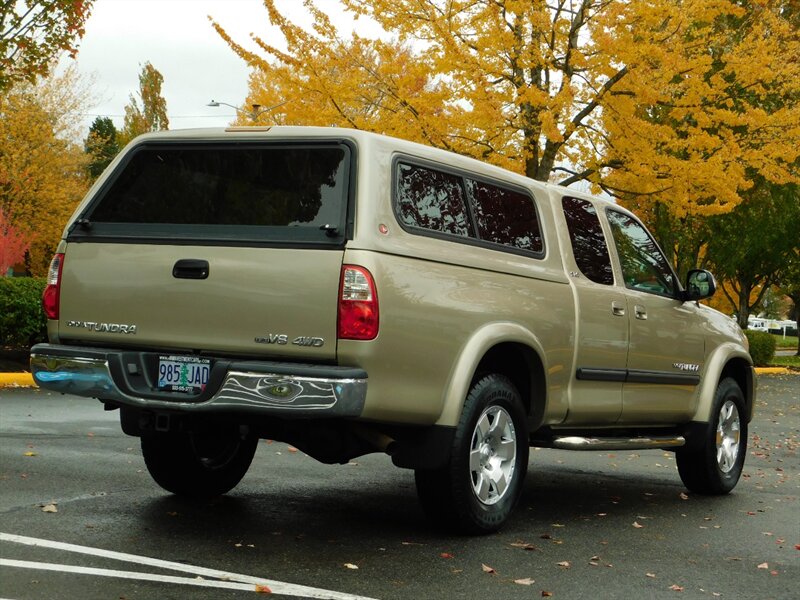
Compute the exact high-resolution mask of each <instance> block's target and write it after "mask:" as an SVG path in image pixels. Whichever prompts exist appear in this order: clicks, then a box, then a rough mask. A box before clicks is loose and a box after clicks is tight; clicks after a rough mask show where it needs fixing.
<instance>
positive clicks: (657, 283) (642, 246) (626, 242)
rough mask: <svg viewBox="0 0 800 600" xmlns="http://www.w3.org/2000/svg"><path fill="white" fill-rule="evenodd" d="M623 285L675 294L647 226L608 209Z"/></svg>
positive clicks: (669, 270) (671, 278)
mask: <svg viewBox="0 0 800 600" xmlns="http://www.w3.org/2000/svg"><path fill="white" fill-rule="evenodd" d="M607 214H608V222H609V223H610V224H611V231H612V232H613V235H614V243H615V244H616V246H617V254H619V260H620V265H621V266H622V276H623V278H624V279H625V287H627V288H630V289H632V290H639V291H641V292H650V293H653V294H660V295H663V296H674V295H675V276H674V275H673V273H672V269H671V268H670V267H669V263H668V262H667V260H666V258H664V255H663V254H662V253H661V250H659V249H658V246H657V245H656V243H655V241H654V240H653V238H652V237H650V234H649V233H647V230H646V229H645V228H644V227H643V226H642V225H641V224H640V223H639V222H638V221H636V220H635V219H632V218H631V217H629V216H628V215H626V214H623V213H621V212H618V211H615V210H608V211H607Z"/></svg>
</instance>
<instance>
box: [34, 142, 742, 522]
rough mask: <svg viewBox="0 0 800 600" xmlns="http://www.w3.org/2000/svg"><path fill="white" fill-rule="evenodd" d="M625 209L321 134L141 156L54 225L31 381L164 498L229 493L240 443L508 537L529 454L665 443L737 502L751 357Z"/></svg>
mask: <svg viewBox="0 0 800 600" xmlns="http://www.w3.org/2000/svg"><path fill="white" fill-rule="evenodd" d="M715 285H716V284H715V282H714V278H713V277H712V276H711V274H710V273H708V272H707V271H703V270H694V271H690V272H689V273H688V276H687V278H686V281H685V282H684V284H683V285H682V284H681V282H679V281H678V279H677V277H676V275H675V272H674V271H673V269H672V267H671V266H670V265H669V263H668V261H667V260H666V258H665V256H664V253H663V252H662V251H661V250H660V249H659V247H658V245H657V244H656V242H655V241H654V240H653V238H652V236H651V235H650V234H649V233H648V232H647V230H646V229H645V228H644V227H643V226H642V224H641V223H640V222H639V220H638V219H637V218H636V217H635V216H634V215H632V214H631V213H630V212H628V211H627V210H625V209H623V208H621V207H620V206H618V205H616V204H614V203H611V202H608V201H605V200H602V199H598V198H595V197H592V196H589V195H586V194H583V193H580V192H577V191H574V190H570V189H567V188H563V187H558V186H553V185H547V184H543V183H539V182H536V181H532V180H530V179H527V178H525V177H522V176H519V175H516V174H513V173H510V172H508V171H505V170H502V169H499V168H496V167H492V166H489V165H486V164H483V163H481V162H478V161H475V160H472V159H469V158H465V157H462V156H458V155H455V154H451V153H448V152H444V151H441V150H437V149H433V148H428V147H425V146H421V145H418V144H413V143H409V142H405V141H401V140H397V139H393V138H389V137H385V136H380V135H375V134H370V133H366V132H362V131H353V130H346V129H337V128H310V127H272V128H245V129H237V128H232V129H226V130H222V129H219V130H187V131H171V132H163V133H156V134H149V135H146V136H142V137H140V138H138V139H136V140H135V141H134V142H133V143H132V144H131V145H130V146H128V147H127V148H126V149H125V151H124V152H123V153H122V154H121V155H120V156H119V157H117V159H116V160H115V161H114V162H113V163H112V165H110V167H109V168H108V169H107V170H106V172H105V173H104V174H103V176H102V177H101V178H100V179H99V180H98V181H97V182H96V183H95V185H94V186H93V187H92V189H91V190H90V191H89V193H88V194H87V196H86V198H85V200H84V201H83V202H82V203H81V204H80V206H79V207H78V209H77V210H76V212H75V214H74V216H73V218H72V219H71V221H70V222H69V224H68V226H67V227H66V229H65V231H64V236H63V240H62V241H61V243H60V245H59V247H58V250H57V254H56V256H55V258H54V259H53V263H52V266H51V270H50V276H49V285H48V287H47V289H46V291H45V293H44V297H43V304H44V308H45V311H46V313H47V317H48V319H49V321H48V333H49V342H50V343H48V344H40V345H37V346H36V347H34V348H33V351H32V355H31V367H32V371H33V374H34V377H35V380H36V382H37V383H38V384H39V385H40V386H41V387H43V388H47V389H49V390H54V391H57V392H64V393H69V394H78V395H82V396H88V397H93V398H97V399H98V400H100V401H101V402H102V403H103V404H104V405H105V408H107V409H119V411H120V421H121V425H122V429H123V430H124V431H125V432H126V433H127V434H130V435H134V436H138V437H140V438H141V447H142V452H143V454H144V459H145V462H146V464H147V468H148V470H149V471H150V473H151V475H152V476H153V478H154V479H155V481H156V482H157V483H158V484H159V485H160V486H162V487H163V488H165V489H166V490H168V491H170V492H173V493H175V494H183V495H188V496H207V495H215V494H222V493H225V492H227V491H229V490H230V489H232V488H233V487H234V486H235V485H236V484H237V483H238V482H239V481H240V480H241V478H242V477H243V476H244V474H245V473H246V471H247V469H248V467H249V465H250V463H251V460H252V458H253V454H254V452H255V448H256V444H257V441H258V440H259V439H260V438H269V439H276V440H283V441H286V442H289V443H291V444H293V445H295V446H296V447H298V448H300V449H301V450H302V451H304V452H306V453H307V454H309V455H310V456H312V457H314V458H316V459H318V460H320V461H322V462H325V463H346V462H347V461H349V460H351V459H352V458H354V457H357V456H360V455H363V454H366V453H370V452H385V453H386V454H388V455H389V456H390V457H391V460H392V462H393V463H394V464H395V465H397V466H399V467H404V468H411V469H414V470H415V475H416V483H417V490H418V493H419V497H420V501H421V503H422V505H423V507H424V509H425V510H426V512H427V513H428V514H429V515H430V516H431V517H432V518H433V519H434V520H435V521H437V522H439V523H442V524H444V525H447V526H449V527H450V528H453V529H456V530H459V531H463V532H470V533H485V532H490V531H494V530H497V529H498V528H499V527H501V526H502V524H503V523H504V522H505V521H506V520H507V518H508V517H509V515H510V513H511V511H512V509H513V507H514V505H515V504H516V502H517V500H518V498H519V495H520V491H521V488H522V480H523V478H524V477H525V473H526V471H527V468H528V451H529V447H530V446H540V447H551V448H561V449H573V450H606V449H629V448H630V449H633V448H638V449H642V448H661V449H666V450H670V451H674V452H675V453H676V462H677V465H678V471H679V473H680V476H681V479H682V480H683V482H684V484H685V485H686V487H687V488H688V489H690V490H692V491H694V492H698V493H702V494H724V493H727V492H729V491H730V490H731V489H732V488H733V487H734V486H735V485H736V483H737V481H738V479H739V476H740V474H741V471H742V465H743V463H744V459H745V454H746V444H747V426H748V423H749V422H750V420H751V418H752V414H753V406H754V404H755V378H754V376H753V368H752V361H751V359H750V355H749V352H748V347H747V343H746V341H745V337H744V336H743V335H742V332H741V331H740V330H739V328H738V327H737V325H736V324H735V322H734V321H732V320H731V319H729V318H727V317H725V316H724V315H722V314H720V313H718V312H716V311H714V310H712V309H710V308H708V307H706V306H703V305H701V304H699V303H698V300H701V299H703V298H707V297H709V296H711V294H713V293H714V289H715Z"/></svg>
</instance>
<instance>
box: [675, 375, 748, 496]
mask: <svg viewBox="0 0 800 600" xmlns="http://www.w3.org/2000/svg"><path fill="white" fill-rule="evenodd" d="M711 414H712V419H711V422H710V423H709V424H708V427H707V429H706V431H705V432H704V433H703V434H702V439H700V440H698V442H699V443H692V444H691V446H690V447H687V448H682V449H680V450H678V451H677V453H676V456H675V461H676V462H677V464H678V473H679V474H680V476H681V481H683V484H684V485H685V486H686V487H687V488H688V489H689V490H690V491H692V492H696V493H698V494H705V495H712V496H713V495H722V494H727V493H728V492H730V491H731V490H732V489H733V488H734V487H736V483H737V482H738V481H739V477H740V476H741V474H742V468H743V467H744V459H745V456H746V455H747V421H746V419H745V414H746V413H745V404H744V395H743V394H742V390H741V389H740V388H739V385H738V384H737V383H736V382H735V381H734V380H733V379H731V378H726V379H723V380H722V381H721V382H720V383H719V386H717V391H716V394H715V396H714V405H713V408H712V412H711ZM690 443H691V442H690Z"/></svg>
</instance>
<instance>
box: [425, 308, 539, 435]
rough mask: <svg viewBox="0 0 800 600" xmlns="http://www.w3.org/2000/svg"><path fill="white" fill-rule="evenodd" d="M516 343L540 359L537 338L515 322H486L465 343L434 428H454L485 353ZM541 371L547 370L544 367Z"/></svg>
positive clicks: (449, 381)
mask: <svg viewBox="0 0 800 600" xmlns="http://www.w3.org/2000/svg"><path fill="white" fill-rule="evenodd" d="M507 342H511V343H517V344H522V345H525V346H528V347H529V348H531V349H533V351H534V352H536V354H538V355H539V357H544V356H545V354H544V352H543V350H542V345H541V343H540V341H539V339H538V338H537V337H536V336H535V335H534V334H533V333H532V332H531V331H529V330H528V329H526V328H524V327H522V326H521V325H519V324H517V323H509V322H495V323H487V324H486V325H484V326H483V327H481V328H480V329H478V330H477V331H475V332H474V333H473V335H472V336H471V337H470V338H469V340H467V342H466V343H465V344H464V345H463V346H462V348H461V351H460V352H459V354H458V358H457V359H456V360H455V362H454V366H453V370H452V372H451V373H450V378H449V380H448V383H447V388H446V391H445V398H444V407H443V409H442V412H441V414H440V415H439V419H438V420H437V421H436V425H443V426H449V427H455V426H456V425H458V422H459V419H460V418H461V409H462V408H463V406H464V400H465V399H466V397H467V393H468V391H469V388H470V385H471V384H472V379H473V377H474V375H475V372H476V370H477V368H478V365H479V364H480V362H481V360H482V359H483V357H484V356H485V355H486V353H487V352H488V351H489V350H490V349H491V348H493V347H494V346H497V345H498V344H502V343H507ZM545 372H547V368H546V365H545Z"/></svg>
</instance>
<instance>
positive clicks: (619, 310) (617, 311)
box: [611, 301, 625, 317]
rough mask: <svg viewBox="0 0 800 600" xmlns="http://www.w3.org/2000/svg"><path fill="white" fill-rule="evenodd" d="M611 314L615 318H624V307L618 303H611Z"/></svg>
mask: <svg viewBox="0 0 800 600" xmlns="http://www.w3.org/2000/svg"><path fill="white" fill-rule="evenodd" d="M611 314H612V315H614V316H615V317H624V316H625V306H624V305H623V304H620V303H619V302H616V301H614V302H612V303H611Z"/></svg>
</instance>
